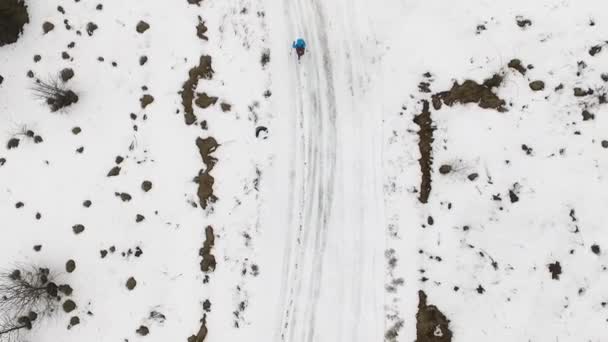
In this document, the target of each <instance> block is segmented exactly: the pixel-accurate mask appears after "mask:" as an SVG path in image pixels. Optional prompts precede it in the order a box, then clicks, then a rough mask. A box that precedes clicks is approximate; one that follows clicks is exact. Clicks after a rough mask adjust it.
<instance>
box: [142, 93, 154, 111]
mask: <svg viewBox="0 0 608 342" xmlns="http://www.w3.org/2000/svg"><path fill="white" fill-rule="evenodd" d="M152 102H154V96H152V95H149V94H145V95H144V96H142V97H141V98H140V99H139V103H140V104H141V108H142V109H145V108H146V107H147V106H148V105H149V104H151V103H152Z"/></svg>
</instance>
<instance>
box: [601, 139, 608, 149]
mask: <svg viewBox="0 0 608 342" xmlns="http://www.w3.org/2000/svg"><path fill="white" fill-rule="evenodd" d="M601 144H602V147H603V148H608V140H602V142H601Z"/></svg>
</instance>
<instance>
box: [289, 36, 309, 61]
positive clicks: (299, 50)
mask: <svg viewBox="0 0 608 342" xmlns="http://www.w3.org/2000/svg"><path fill="white" fill-rule="evenodd" d="M291 47H292V48H294V49H296V54H297V55H298V60H300V57H302V56H304V52H305V51H306V42H305V41H304V39H302V38H298V39H296V40H295V41H294V42H293V43H292V44H291Z"/></svg>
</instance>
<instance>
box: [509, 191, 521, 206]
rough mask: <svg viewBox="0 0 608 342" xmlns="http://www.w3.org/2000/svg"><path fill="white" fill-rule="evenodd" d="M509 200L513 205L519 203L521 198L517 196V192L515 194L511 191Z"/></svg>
mask: <svg viewBox="0 0 608 342" xmlns="http://www.w3.org/2000/svg"><path fill="white" fill-rule="evenodd" d="M509 199H510V200H511V203H515V202H518V201H519V197H518V196H517V195H516V194H515V192H513V190H509Z"/></svg>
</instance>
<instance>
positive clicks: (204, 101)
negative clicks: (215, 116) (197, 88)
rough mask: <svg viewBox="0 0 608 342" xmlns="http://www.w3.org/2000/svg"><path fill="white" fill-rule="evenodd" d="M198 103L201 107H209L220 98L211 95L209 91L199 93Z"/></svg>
mask: <svg viewBox="0 0 608 342" xmlns="http://www.w3.org/2000/svg"><path fill="white" fill-rule="evenodd" d="M196 95H197V98H196V101H195V103H196V105H197V106H199V107H201V108H207V107H210V106H213V105H214V104H216V103H217V100H218V98H217V97H216V96H209V95H207V93H197V94H196Z"/></svg>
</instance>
